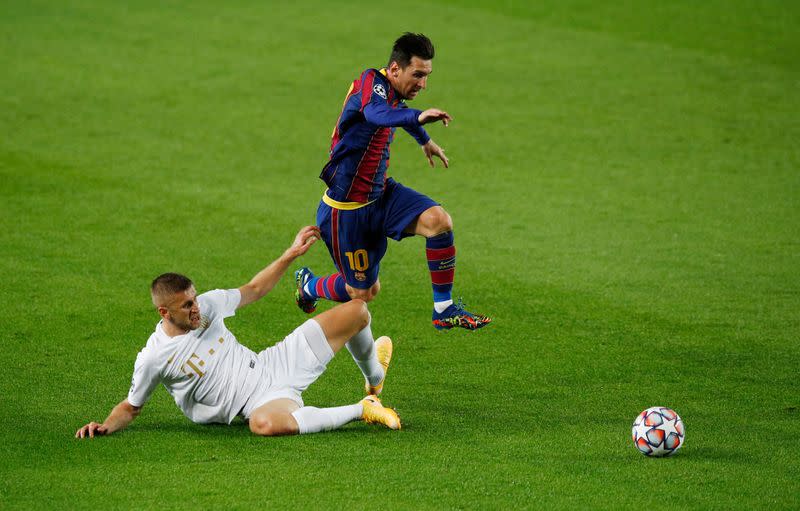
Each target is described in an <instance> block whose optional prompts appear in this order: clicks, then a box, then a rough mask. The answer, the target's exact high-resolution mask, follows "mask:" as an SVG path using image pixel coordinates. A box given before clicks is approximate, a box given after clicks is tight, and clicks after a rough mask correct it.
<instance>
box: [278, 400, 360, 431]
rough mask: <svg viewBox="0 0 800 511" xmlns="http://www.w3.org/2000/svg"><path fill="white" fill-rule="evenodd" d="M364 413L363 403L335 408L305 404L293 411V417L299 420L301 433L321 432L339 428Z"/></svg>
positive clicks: (298, 424)
mask: <svg viewBox="0 0 800 511" xmlns="http://www.w3.org/2000/svg"><path fill="white" fill-rule="evenodd" d="M363 413H364V408H363V407H362V406H361V403H356V404H354V405H347V406H337V407H334V408H314V407H313V406H304V407H302V408H298V409H297V410H295V411H293V412H292V417H294V420H296V421H297V426H298V427H299V429H300V434H301V435H305V434H306V433H319V432H320V431H330V430H332V429H338V428H341V427H342V426H344V425H345V424H347V423H348V422H352V421H354V420H356V419H360V418H361V415H362V414H363Z"/></svg>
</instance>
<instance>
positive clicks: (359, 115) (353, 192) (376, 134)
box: [319, 69, 430, 203]
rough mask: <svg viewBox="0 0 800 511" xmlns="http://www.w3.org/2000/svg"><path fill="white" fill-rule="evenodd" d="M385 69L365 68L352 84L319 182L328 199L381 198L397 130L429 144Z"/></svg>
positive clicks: (361, 200)
mask: <svg viewBox="0 0 800 511" xmlns="http://www.w3.org/2000/svg"><path fill="white" fill-rule="evenodd" d="M385 73H386V71H385V70H383V69H382V70H380V71H379V70H377V69H367V70H366V71H364V72H363V73H361V77H360V78H359V79H358V80H355V81H353V85H351V86H350V90H349V91H348V93H347V97H346V98H345V100H344V105H343V107H342V113H341V114H340V115H339V119H338V120H337V121H336V128H334V130H333V137H332V140H331V149H330V159H329V160H328V163H326V164H325V167H324V168H323V169H322V173H321V174H320V176H319V177H320V179H322V180H323V181H325V184H327V185H328V192H327V194H328V196H329V197H330V198H331V199H333V200H335V201H339V202H358V203H366V202H370V201H373V200H375V199H377V198H378V197H380V196H381V194H382V193H383V188H384V185H385V182H386V169H387V168H388V167H389V144H391V143H392V140H393V138H394V131H395V129H396V128H397V127H402V128H403V129H405V130H406V131H407V132H408V133H409V134H410V135H411V136H412V137H414V138H415V139H416V141H417V142H418V143H419V144H420V145H423V144H425V143H427V142H428V140H430V136H428V134H427V133H426V132H425V130H424V129H423V128H422V126H421V125H420V124H419V121H418V120H417V119H418V117H419V114H420V113H421V112H420V110H415V109H413V108H408V106H407V105H406V104H405V102H404V101H402V100H400V99H398V98H397V93H396V92H395V90H394V89H393V88H392V86H391V84H390V83H389V80H388V79H387V78H386V74H385Z"/></svg>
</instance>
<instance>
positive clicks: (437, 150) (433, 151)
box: [422, 139, 450, 169]
mask: <svg viewBox="0 0 800 511" xmlns="http://www.w3.org/2000/svg"><path fill="white" fill-rule="evenodd" d="M422 152H423V153H425V157H426V158H427V159H428V163H429V164H430V166H431V167H435V166H436V165H435V164H434V163H433V157H434V156H436V157H437V158H439V159H440V160H442V163H444V168H446V169H448V168H450V160H448V159H447V156H445V154H444V149H442V148H441V147H439V145H438V144H437V143H436V142H434V141H433V139H431V140H428V142H427V143H426V144H425V145H424V146H422Z"/></svg>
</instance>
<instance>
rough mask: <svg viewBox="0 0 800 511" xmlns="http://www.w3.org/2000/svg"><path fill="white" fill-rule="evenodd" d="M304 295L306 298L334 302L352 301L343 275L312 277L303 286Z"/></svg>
mask: <svg viewBox="0 0 800 511" xmlns="http://www.w3.org/2000/svg"><path fill="white" fill-rule="evenodd" d="M303 295H304V296H305V297H306V298H311V299H318V298H323V299H325V300H331V301H334V302H342V303H343V302H349V301H350V295H348V294H347V285H346V284H345V280H344V276H343V275H342V274H341V273H334V274H333V275H326V276H323V277H312V278H311V279H309V280H308V282H307V283H306V284H305V285H304V286H303Z"/></svg>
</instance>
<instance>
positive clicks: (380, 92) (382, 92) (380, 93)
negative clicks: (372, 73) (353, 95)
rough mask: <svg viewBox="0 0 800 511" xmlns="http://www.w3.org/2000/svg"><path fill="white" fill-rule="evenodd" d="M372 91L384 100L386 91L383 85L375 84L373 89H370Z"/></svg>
mask: <svg viewBox="0 0 800 511" xmlns="http://www.w3.org/2000/svg"><path fill="white" fill-rule="evenodd" d="M372 91H373V92H374V93H375V94H377V95H378V96H380V97H382V98H383V99H386V89H384V88H383V85H381V84H380V83H376V84H375V87H373V88H372Z"/></svg>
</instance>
